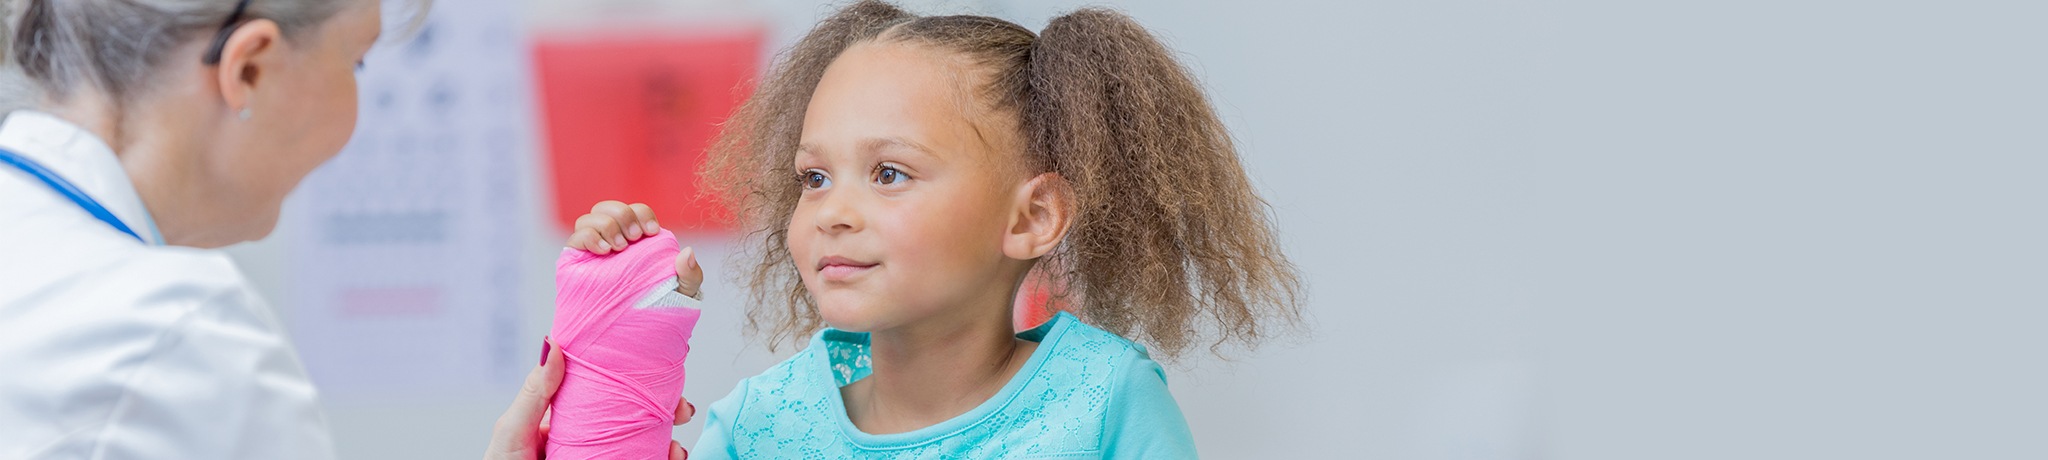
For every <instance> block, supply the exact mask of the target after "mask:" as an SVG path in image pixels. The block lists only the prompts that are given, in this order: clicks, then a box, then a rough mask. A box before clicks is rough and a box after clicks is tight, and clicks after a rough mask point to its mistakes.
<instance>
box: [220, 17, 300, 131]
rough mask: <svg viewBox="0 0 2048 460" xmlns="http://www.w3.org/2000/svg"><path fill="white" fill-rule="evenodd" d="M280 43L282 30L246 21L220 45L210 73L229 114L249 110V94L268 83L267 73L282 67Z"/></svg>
mask: <svg viewBox="0 0 2048 460" xmlns="http://www.w3.org/2000/svg"><path fill="white" fill-rule="evenodd" d="M283 44H284V33H283V31H282V30H280V29H278V27H277V23H276V22H274V21H271V20H269V19H257V20H253V21H249V22H247V23H244V24H242V25H240V26H237V27H235V31H234V32H233V33H230V34H228V39H227V41H226V42H224V44H223V45H222V46H221V50H220V64H217V65H215V66H214V67H213V68H212V71H213V75H214V80H215V81H216V84H218V85H220V94H221V99H222V100H223V101H225V102H226V103H227V106H228V110H229V111H230V113H233V112H240V111H243V110H246V109H250V107H249V106H250V102H251V99H254V98H253V97H252V96H251V95H252V94H253V93H254V92H255V90H256V87H257V86H258V85H260V84H262V83H265V82H267V80H265V77H268V75H267V72H270V71H274V70H276V69H278V68H280V67H282V66H283V65H285V63H284V58H285V57H286V56H285V53H284V50H283V48H284V46H283Z"/></svg>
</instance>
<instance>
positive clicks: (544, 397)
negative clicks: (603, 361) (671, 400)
mask: <svg viewBox="0 0 2048 460" xmlns="http://www.w3.org/2000/svg"><path fill="white" fill-rule="evenodd" d="M542 348H543V349H544V354H543V355H542V359H543V361H541V366H540V367H536V368H533V372H531V373H528V374H526V384H525V385H523V386H521V387H520V388H519V396H516V397H513V398H512V408H510V409H505V415H502V416H499V417H498V424H497V425H496V426H494V427H492V428H491V446H490V449H489V450H486V451H484V459H485V460H529V459H538V458H545V457H546V456H547V455H546V454H547V445H548V424H547V421H546V418H547V417H546V415H547V413H548V403H549V402H550V401H553V400H554V399H555V389H557V388H561V387H562V371H563V369H565V368H566V365H564V364H563V363H562V350H561V349H559V348H555V345H554V343H552V342H543V343H542ZM696 415H697V406H696V405H694V404H690V399H689V398H683V399H682V400H680V401H678V402H677V403H676V422H675V424H676V425H682V424H684V423H689V421H690V418H691V417H695V416H696ZM668 458H669V460H685V459H688V458H690V451H688V450H684V449H683V445H682V444H681V443H678V442H675V441H669V442H668Z"/></svg>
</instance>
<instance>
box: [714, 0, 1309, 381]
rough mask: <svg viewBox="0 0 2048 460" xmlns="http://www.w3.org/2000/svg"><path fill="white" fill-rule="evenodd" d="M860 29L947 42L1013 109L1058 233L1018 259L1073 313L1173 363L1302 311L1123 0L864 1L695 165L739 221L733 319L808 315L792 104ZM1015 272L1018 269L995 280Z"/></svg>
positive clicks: (779, 337) (768, 82) (1202, 106)
mask: <svg viewBox="0 0 2048 460" xmlns="http://www.w3.org/2000/svg"><path fill="white" fill-rule="evenodd" d="M864 42H894V43H913V44H920V45H926V46H934V47H936V49H940V50H946V51H951V52H955V53H958V54H959V56H961V57H964V58H967V59H969V61H968V62H971V63H973V64H975V65H976V66H977V67H978V68H980V69H983V70H984V71H985V72H982V73H983V74H984V75H982V76H979V77H980V78H979V80H980V83H981V84H982V88H980V90H981V91H982V93H981V94H983V95H984V96H985V97H984V98H983V99H984V101H981V102H982V103H984V104H986V105H987V106H988V107H990V108H993V109H996V110H997V113H1004V114H1014V115H1015V116H1016V117H1017V119H1016V121H1017V123H1016V124H1014V125H1012V126H1016V127H1018V128H1019V129H1021V133H1020V136H1019V137H1018V138H1019V139H1024V140H1025V141H1024V142H1023V144H1024V148H1025V152H1024V153H1023V155H1022V158H1020V161H1019V162H1018V164H1019V165H1020V166H1021V169H1025V170H1028V171H1029V172H1030V173H1032V174H1034V175H1035V174H1038V173H1045V172H1053V173H1057V174H1059V175H1060V176H1061V177H1062V178H1063V179H1065V180H1066V181H1067V184H1068V190H1069V191H1070V192H1071V199H1070V200H1068V203H1069V205H1070V206H1072V208H1071V209H1070V211H1071V214H1070V215H1073V216H1074V218H1073V220H1072V222H1071V225H1072V227H1071V228H1070V230H1069V232H1068V234H1067V237H1066V240H1065V241H1064V242H1063V243H1061V245H1060V247H1058V248H1057V249H1055V250H1054V251H1053V252H1052V253H1050V254H1048V255H1047V256H1046V257H1044V258H1043V260H1040V261H1039V263H1038V264H1036V265H1035V266H1034V268H1033V270H1034V272H1035V273H1036V275H1037V276H1043V277H1046V279H1049V280H1051V283H1050V284H1051V285H1053V286H1057V287H1059V288H1058V289H1056V290H1055V292H1053V293H1052V296H1051V298H1052V299H1053V300H1052V301H1058V302H1065V303H1067V304H1068V305H1073V306H1075V307H1076V308H1074V310H1076V311H1075V312H1076V313H1077V314H1079V316H1081V317H1082V318H1083V319H1084V320H1086V321H1087V322H1089V323H1091V324H1094V325H1096V326H1097V327H1101V328H1103V329H1105V330H1108V331H1111V332H1114V333H1117V334H1119V335H1122V336H1124V337H1127V338H1130V339H1132V340H1134V341H1137V342H1139V343H1143V344H1146V345H1147V346H1148V347H1149V348H1150V349H1151V350H1152V352H1153V353H1154V354H1156V355H1160V356H1162V357H1163V358H1173V357H1176V356H1178V355H1180V354H1181V353H1182V352H1183V351H1185V350H1186V349H1187V348H1189V347H1190V346H1191V345H1194V344H1196V343H1201V342H1206V343H1207V344H1208V345H1209V346H1210V347H1211V349H1212V350H1218V349H1219V348H1220V347H1222V346H1225V345H1230V344H1236V345H1242V346H1245V347H1246V348H1250V347H1254V346H1256V345H1258V344H1259V342H1261V341H1263V340H1264V339H1265V338H1267V337H1270V336H1272V335H1273V334H1275V333H1277V332H1279V330H1280V329H1283V328H1284V329H1292V328H1296V327H1299V326H1300V324H1301V315H1302V313H1301V307H1300V297H1301V295H1302V287H1301V282H1300V279H1299V277H1298V276H1297V274H1296V272H1295V268H1294V266H1293V264H1292V263H1290V262H1288V260H1287V258H1286V256H1285V255H1284V254H1282V253H1281V251H1280V247H1279V243H1278V241H1277V240H1276V238H1275V236H1274V231H1273V227H1272V224H1271V222H1270V220H1269V218H1268V216H1267V205H1266V203H1265V201H1264V200H1262V199H1260V198H1259V196H1258V195H1257V193H1255V192H1254V190H1253V187H1252V185H1251V181H1250V179H1249V178H1247V177H1246V176H1245V172H1244V168H1243V166H1242V165H1241V164H1240V163H1239V161H1238V155H1237V149H1236V147H1235V146H1234V145H1233V142H1232V140H1231V137H1230V134H1229V132H1228V131H1227V130H1225V129H1224V126H1223V122H1222V121H1221V120H1220V119H1219V118H1218V117H1217V116H1216V112H1215V109H1214V108H1212V107H1211V105H1210V104H1209V101H1208V98H1207V97H1206V96H1205V95H1204V94H1203V92H1202V89H1201V88H1200V86H1199V85H1198V84H1197V83H1196V82H1195V79H1194V78H1193V77H1192V76H1191V75H1190V74H1189V72H1188V71H1187V70H1186V69H1185V68H1183V67H1182V66H1181V65H1180V63H1179V62H1177V61H1176V60H1175V59H1174V58H1173V55H1172V52H1171V51H1169V50H1168V49H1167V48H1166V47H1165V46H1164V45H1162V44H1160V42H1159V41H1158V40H1157V39H1155V38H1154V37H1153V36H1152V34H1151V33H1150V32H1147V31H1146V30H1145V28H1144V27H1142V26H1140V25H1138V24H1137V23H1136V22H1135V21H1133V20H1132V19H1131V18H1130V17H1128V16H1125V15H1124V14H1122V13H1118V12H1115V11H1111V10H1106V9H1099V8H1086V9H1081V10H1077V11H1074V12H1071V13H1068V14H1066V15H1064V16H1060V17H1058V18H1055V19H1053V20H1052V21H1051V23H1050V24H1048V25H1047V26H1046V28H1045V31H1043V32H1042V33H1038V34H1033V33H1032V32H1031V31H1030V30H1029V29H1026V28H1024V27H1022V26H1018V25H1016V24H1014V23H1010V22H1008V21H1004V20H1001V19H996V18H991V17H985V16H935V17H919V16H916V15H912V14H910V13H907V12H905V11H903V10H902V9H899V8H897V7H895V6H893V5H890V4H888V3H885V2H881V1H873V0H870V1H862V2H859V3H855V4H852V5H849V6H846V7H845V8H843V9H841V10H839V11H838V12H837V13H836V14H834V15H832V16H831V17H830V18H827V19H825V20H824V21H823V22H822V23H820V24H818V26H817V27H816V28H815V29H812V30H811V32H810V33H809V34H807V35H805V36H804V38H803V39H802V40H800V41H798V42H797V43H796V45H795V46H793V47H792V48H790V49H789V50H788V51H786V52H785V54H783V55H782V56H780V58H779V59H778V60H777V63H776V64H775V66H774V67H773V68H772V69H770V71H769V72H768V74H767V76H766V79H765V81H764V82H762V84H761V85H759V86H757V87H756V88H755V90H754V93H753V95H752V96H751V97H749V98H748V99H747V101H746V102H745V103H744V104H743V105H741V106H740V108H739V110H738V111H737V112H735V113H734V115H733V117H732V118H731V119H729V120H727V122H726V124H725V127H724V130H723V132H722V133H721V134H720V136H719V138H718V140H717V142H716V143H715V144H714V145H713V146H712V148H711V152H710V157H711V158H710V161H709V163H708V164H707V165H706V167H705V170H704V173H703V175H704V178H705V179H706V181H707V182H708V183H709V184H710V190H711V192H712V193H714V194H716V195H718V197H719V199H720V200H721V201H722V202H723V203H724V204H725V205H727V207H728V208H729V209H732V210H733V211H734V214H735V217H736V218H737V219H738V220H739V222H738V224H739V226H740V228H742V229H745V230H746V233H745V241H746V251H745V252H744V253H743V254H742V255H741V256H740V257H741V258H742V260H749V261H750V262H749V263H750V264H751V265H752V267H751V269H750V270H747V271H745V272H742V273H739V274H738V276H739V277H740V278H741V281H742V282H744V283H745V284H746V285H748V286H750V290H751V292H750V295H749V305H751V307H749V309H748V312H747V328H748V332H749V333H750V334H754V335H756V336H757V337H759V336H760V335H761V334H766V339H767V340H766V343H767V345H768V346H769V347H770V349H773V348H774V347H775V346H776V345H777V344H779V343H783V342H785V341H793V340H796V339H800V338H801V337H803V336H807V335H809V334H811V333H813V332H815V331H817V330H818V329H819V328H821V327H823V326H824V325H823V320H822V319H821V318H820V317H819V314H818V309H817V306H816V305H815V304H813V303H812V300H811V298H810V295H809V294H808V293H807V292H806V291H805V288H804V285H803V283H802V281H801V280H799V278H798V276H797V267H796V264H795V262H794V261H793V260H792V257H791V255H790V253H789V248H788V246H786V242H787V234H788V224H789V221H790V218H791V216H792V214H793V213H794V212H795V209H796V205H797V200H798V198H799V197H800V196H801V191H800V190H799V188H798V187H797V185H796V184H795V183H794V182H793V181H792V180H790V175H791V173H790V172H789V171H790V165H791V163H792V162H793V157H794V155H795V154H796V152H797V144H798V139H799V137H800V136H801V133H802V129H803V120H804V112H805V110H806V108H807V107H808V106H809V104H810V100H811V94H812V92H813V91H814V90H815V88H816V87H817V85H818V82H819V80H820V79H822V78H823V76H824V74H825V69H826V67H827V66H829V65H830V64H831V63H832V61H833V60H834V59H836V58H837V57H838V56H839V54H840V53H841V52H842V51H844V50H846V49H848V48H849V47H852V46H853V45H856V44H859V43H864ZM1008 281H1015V280H1008Z"/></svg>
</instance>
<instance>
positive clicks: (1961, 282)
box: [237, 0, 2048, 459]
mask: <svg viewBox="0 0 2048 460" xmlns="http://www.w3.org/2000/svg"><path fill="white" fill-rule="evenodd" d="M908 3H909V4H910V5H911V6H912V7H913V9H917V10H920V11H961V10H965V11H985V12H990V13H994V14H997V15H1000V16H1004V17H1007V18H1010V19H1013V20H1016V21H1018V22H1020V23H1022V24H1025V25H1026V26H1028V27H1033V28H1036V27H1040V26H1042V25H1043V24H1044V23H1045V21H1046V20H1047V18H1049V17H1051V15H1053V14H1056V13H1057V12H1060V11H1064V10H1067V9H1070V8H1072V7H1074V6H1076V5H1080V4H1082V3H1080V2H1071V1H1065V0H1052V1H1023V0H995V1H987V2H968V3H954V2H937V1H921V2H908ZM1111 3H1112V4H1114V5H1115V6H1117V7H1120V8H1123V9H1125V10H1127V11H1128V12H1130V13H1131V14H1132V15H1134V16H1136V17H1137V18H1138V19H1139V20H1140V21H1141V22H1143V23H1145V24H1146V25H1148V26H1149V27H1152V28H1153V29H1154V30H1155V31H1156V32H1158V33H1159V34H1161V35H1162V36H1164V37H1165V38H1166V39H1167V41H1168V42H1169V44H1170V45H1171V46H1173V47H1174V48H1176V49H1178V50H1179V51H1181V52H1182V53H1184V55H1185V59H1187V62H1188V63H1190V65H1192V66H1193V67H1194V69H1195V70H1196V72H1197V73H1198V74H1199V75H1200V76H1201V77H1202V78H1203V79H1204V80H1205V81H1206V82H1207V84H1208V86H1209V88H1210V89H1211V90H1212V95H1213V96H1214V98H1215V101H1216V102H1217V104H1219V106H1220V108H1221V111H1222V112H1223V114H1224V116H1225V117H1226V120H1227V122H1229V123H1230V125H1231V126H1232V128H1233V129H1234V130H1235V133H1236V134H1237V136H1238V138H1239V140H1240V141H1241V142H1242V149H1243V154H1244V157H1245V160H1246V162H1247V167H1248V168H1249V169H1250V170H1251V172H1252V175H1253V177H1254V178H1255V180H1256V181H1257V182H1258V184H1259V185H1260V186H1261V187H1262V189H1263V190H1264V191H1265V192H1266V196H1267V198H1268V199H1269V200H1271V201H1272V203H1273V204H1274V206H1275V208H1276V210H1277V212H1278V221H1279V224H1280V226H1281V228H1282V232H1283V237H1284V239H1285V243H1286V245H1287V248H1288V249H1289V251H1290V253H1291V254H1292V256H1293V257H1294V258H1295V261H1296V262H1297V263H1299V264H1300V265H1301V268H1302V269H1303V270H1304V272H1305V273H1306V274H1307V276H1308V281H1309V286H1310V295H1311V302H1310V308H1311V311H1312V313H1313V315H1314V317H1315V326H1316V330H1315V333H1314V335H1313V336H1310V337H1303V338H1300V339H1299V340H1297V341H1294V342H1292V343H1286V344H1279V345H1276V346H1272V347H1268V348H1266V349H1263V350H1260V351H1258V352H1256V353H1253V354H1249V355H1242V357H1241V359H1238V360H1236V361H1230V362H1225V361H1218V360H1197V361H1194V362H1191V363H1189V364H1190V365H1189V366H1184V367H1181V368H1177V369H1174V370H1172V372H1171V376H1170V380H1171V385H1172V388H1173V391H1174V392H1175V395H1176V397H1177V398H1178V399H1179V401H1180V402H1181V404H1182V406H1183V408H1184V409H1185V410H1186V412H1187V415H1188V417H1189V419H1190V422H1191V423H1192V424H1193V426H1194V429H1195V434H1196V436H1197V438H1198V441H1199V443H1200V448H1201V450H1202V452H1203V454H1204V456H1207V457H1211V458H1372V459H1524V458H1560V459H1581V458H1603V459H1604V458H1615V459H1625V458H1661V459H1690V458H1699V459H1709V458H1713V459H1719V458H1784V459H1803V458H2044V457H2048V444H2043V443H2040V442H2039V439H2040V437H2041V433H2048V416H2044V415H2043V414H2048V393H2044V392H2042V391H2041V390H2040V389H2042V388H2048V356H2044V350H2048V339H2044V334H2042V333H2041V332H2040V331H2041V329H2042V328H2043V326H2044V325H2048V309H2044V308H2048V288H2044V286H2048V244H2044V243H2043V239H2044V235H2048V213H2044V212H2043V209H2044V205H2048V185H2044V184H2048V182H2044V179H2043V176H2044V174H2048V135H2044V134H2043V133H2048V86H2044V85H2043V83H2042V82H2048V61H2044V60H2043V58H2042V56H2043V45H2044V44H2048V29H2044V28H2042V27H2040V21H2039V19H2040V18H2043V17H2048V4H2043V3H2040V2H2018V1H2012V2H1999V1H1956V2H1867V1H1866V2H1852V1H1824V0H1794V1H1769V2H1766V1H1741V0H1738V1H1723V2H1693V3H1681V4H1672V3H1643V2H1599V1H1574V2H1559V1H1510V0H1460V1H1410V0H1395V1H1364V2H1337V1H1327V2H1315V1H1294V2H1224V1H1153V0H1134V1H1118V2H1111ZM522 7H523V8H526V9H527V10H528V11H529V13H530V16H529V18H530V19H531V20H532V22H533V24H532V27H534V28H537V29H538V28H548V27H579V26H587V25H588V24H590V23H592V22H593V21H595V22H598V23H602V21H604V20H605V19H604V18H606V17H613V18H616V17H636V18H640V19H636V20H640V21H650V22H657V23H658V22H661V21H673V24H675V27H695V26H701V24H703V23H706V22H707V21H708V22H717V21H722V20H726V19H706V18H740V19H748V20H761V21H765V22H766V23H768V24H772V25H774V26H775V27H777V30H776V33H775V36H776V37H778V40H780V41H779V42H778V45H779V44H781V43H786V42H787V41H788V40H791V39H793V37H794V36H795V35H796V34H799V33H801V32H802V30H803V29H804V28H807V27H808V26H809V25H810V23H811V22H812V21H814V20H815V19H816V18H818V17H820V16H821V15H823V14H825V13H827V12H829V8H827V7H823V6H819V5H818V4H817V3H815V2H809V1H787V0H763V1H751V2H749V1H725V2H717V1H681V0H605V1H593V0H573V1H572V0H528V1H527V2H526V3H525V4H524V5H523V6H522ZM657 13H658V14H657ZM535 225H536V229H537V230H536V231H535V232H534V234H535V236H534V238H533V245H532V246H533V249H532V253H533V260H534V264H533V267H534V268H533V271H532V272H531V273H529V279H531V280H536V281H538V283H536V284H538V285H540V286H538V287H536V288H535V289H533V291H534V292H532V297H533V299H534V302H533V304H532V305H529V306H527V308H529V311H530V312H531V314H530V315H528V317H529V319H530V323H531V326H530V329H531V330H532V331H533V332H532V333H531V334H529V335H530V336H532V337H534V338H535V342H538V338H539V337H540V336H541V335H542V334H543V333H544V332H545V330H546V321H547V318H548V315H547V308H548V306H549V302H550V300H551V294H549V293H548V292H547V288H546V286H545V284H546V281H547V280H549V279H550V278H549V274H548V268H549V266H548V263H547V262H548V261H550V260H552V258H553V251H554V247H555V245H557V244H558V241H559V239H560V237H559V235H554V234H551V233H550V232H552V230H544V229H541V227H540V226H539V223H538V222H536V224H535ZM286 230H288V229H286ZM278 252H279V251H278V250H277V249H276V247H275V245H274V244H271V245H266V244H257V245H252V246H249V247H244V248H238V249H237V253H238V255H239V256H240V257H241V259H242V261H243V262H244V263H245V264H246V265H249V266H251V267H252V269H251V270H250V271H251V272H252V276H256V277H257V279H258V281H259V283H263V284H265V288H266V290H267V291H270V292H269V293H270V294H271V295H272V298H273V299H275V298H282V297H281V296H280V295H278V294H277V292H276V291H277V290H278V289H280V288H279V287H278V283H277V281H276V276H277V275H274V274H265V273H274V270H265V269H264V267H271V268H275V267H277V266H279V265H278V262H276V261H277V260H279V259H280V258H282V257H288V255H286V254H279V253H278ZM707 260H716V259H707ZM712 269H713V270H722V269H723V267H721V266H717V265H713V266H712ZM716 275H718V274H714V276H716ZM709 291H710V292H711V296H712V297H713V300H714V302H713V303H714V304H715V303H719V302H717V300H719V299H720V298H721V296H725V297H724V299H725V300H727V301H728V302H726V303H728V304H730V301H731V300H733V299H734V297H732V296H733V295H734V293H736V292H738V291H737V287H735V286H731V285H726V286H714V287H713V288H712V289H710V290H709ZM280 308H281V309H282V310H285V311H286V313H287V314H289V310H290V306H289V305H284V306H280ZM733 308H735V309H737V308H738V306H737V305H733ZM706 318H707V319H706V321H707V323H706V324H705V325H704V326H702V327H701V332H700V334H701V336H700V337H699V338H698V343H697V347H696V353H695V356H694V357H693V359H692V362H691V367H690V369H691V371H692V382H691V389H690V390H689V391H688V395H689V396H692V397H695V398H697V399H698V401H701V402H700V403H699V405H700V407H701V406H703V405H704V404H705V403H708V402H709V401H711V400H714V399H716V398H718V397H720V396H722V395H723V394H724V393H725V392H726V391H727V390H728V389H729V388H730V384H731V382H733V381H736V380H737V379H739V378H741V377H743V376H745V375H749V374H751V373H752V372H754V371H757V370H759V369H761V368H763V367H765V366H766V365H768V364H769V363H772V362H773V361H774V359H775V358H774V357H773V356H769V355H767V354H766V353H764V352H762V351H761V350H759V349H758V347H751V348H744V345H743V344H742V342H740V340H739V338H738V336H737V333H736V332H734V331H736V329H737V328H736V327H735V325H736V324H737V316H736V315H728V316H719V315H716V314H715V313H714V314H707V316H706ZM720 321H723V322H724V323H720ZM721 325H722V326H723V327H721ZM538 346H539V344H538V343H535V344H534V347H535V350H534V353H538V351H539V350H538ZM730 350H745V351H744V352H741V353H738V354H737V355H736V356H738V357H737V358H733V357H731V356H734V355H730V354H727V355H721V353H730ZM511 391H512V389H511V388H510V387H506V388H501V389H498V391H495V392H479V393H478V394H475V395H470V396H468V397H450V398H434V399H431V400H416V401H405V400H391V401H348V402H330V406H333V407H331V408H332V415H333V418H334V420H335V425H336V430H337V437H338V438H339V439H340V441H341V443H342V451H343V453H344V454H345V455H347V456H348V457H351V458H450V457H463V456H469V455H475V453H476V452H477V451H478V450H479V449H481V448H482V446H483V442H484V440H485V439H486V438H487V437H488V429H489V424H490V422H491V421H492V419H494V418H495V417H496V416H497V414H498V412H499V411H501V410H502V409H503V405H504V403H505V402H506V401H509V399H510V394H511ZM697 431H698V427H697V424H691V425H689V426H686V427H683V428H679V429H678V430H677V437H678V439H682V440H684V441H685V444H689V442H690V441H691V440H694V439H695V437H696V432H697Z"/></svg>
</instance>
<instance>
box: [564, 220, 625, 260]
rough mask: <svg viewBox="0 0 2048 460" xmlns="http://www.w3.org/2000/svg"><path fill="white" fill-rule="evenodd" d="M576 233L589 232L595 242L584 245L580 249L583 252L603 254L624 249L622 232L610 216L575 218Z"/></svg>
mask: <svg viewBox="0 0 2048 460" xmlns="http://www.w3.org/2000/svg"><path fill="white" fill-rule="evenodd" d="M576 231H577V232H579V233H580V232H583V231H589V232H591V233H592V234H593V236H595V239H596V240H597V241H596V242H593V243H588V244H586V245H584V247H583V248H582V249H583V250H585V251H590V252H593V253H597V254H604V253H608V252H611V251H612V250H614V249H620V248H624V247H626V237H625V236H622V234H623V233H624V232H622V231H620V230H619V223H618V221H616V220H612V218H611V217H610V216H606V215H603V214H584V215H583V217H578V218H576Z"/></svg>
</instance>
